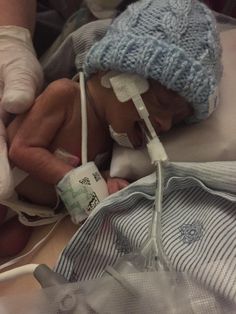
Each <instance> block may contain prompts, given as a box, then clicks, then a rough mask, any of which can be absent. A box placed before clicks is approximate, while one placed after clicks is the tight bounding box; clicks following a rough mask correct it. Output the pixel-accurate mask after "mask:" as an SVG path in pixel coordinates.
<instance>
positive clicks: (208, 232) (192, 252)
mask: <svg viewBox="0 0 236 314" xmlns="http://www.w3.org/2000/svg"><path fill="white" fill-rule="evenodd" d="M196 149H197V148H196ZM155 181H156V178H155V174H152V175H150V176H147V177H145V178H143V179H141V180H139V181H137V182H135V183H133V184H131V185H130V186H128V187H127V188H126V189H124V190H122V191H120V192H118V193H116V194H114V195H111V196H110V197H109V198H108V199H106V200H105V201H104V202H103V203H101V204H100V205H99V207H97V209H96V210H95V212H93V214H92V215H91V216H90V217H89V219H88V220H87V221H86V222H85V224H84V225H83V226H82V228H80V229H79V230H78V232H77V233H76V234H75V235H74V237H73V238H72V239H71V241H70V242H69V243H68V245H67V247H66V248H65V249H64V251H63V252H62V254H61V256H60V258H59V261H58V264H57V266H56V271H57V272H59V273H61V274H62V275H63V276H65V277H66V278H67V279H68V280H70V281H81V280H88V279H93V278H97V277H99V276H102V274H103V271H104V269H105V268H106V266H107V265H114V263H115V262H116V261H117V259H118V258H119V257H120V256H122V255H124V254H127V253H130V252H132V251H135V250H136V249H137V248H139V247H140V246H141V245H142V244H143V243H144V242H145V240H146V238H147V236H148V232H149V224H150V220H151V216H152V208H153V202H154V197H155V184H156V183H155ZM164 186H165V187H164V199H163V214H162V244H163V248H164V251H165V253H166V255H167V257H168V259H169V261H170V264H171V266H172V268H173V269H175V270H177V271H184V272H186V273H188V274H190V275H191V276H192V277H193V278H195V279H196V280H197V281H198V282H200V283H202V284H203V285H204V286H205V287H206V288H209V289H210V290H212V291H214V292H216V293H217V294H219V295H220V296H223V297H225V298H227V299H228V300H232V301H236V244H235V243H236V162H211V163H172V164H170V165H169V166H168V168H167V169H166V171H165V183H164Z"/></svg>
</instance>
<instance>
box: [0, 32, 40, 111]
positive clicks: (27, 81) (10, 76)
mask: <svg viewBox="0 0 236 314" xmlns="http://www.w3.org/2000/svg"><path fill="white" fill-rule="evenodd" d="M42 82H43V72H42V68H41V66H40V64H39V62H38V60H37V57H36V55H35V51H34V47H33V44H32V40H31V35H30V32H29V31H28V30H27V29H26V28H23V27H18V26H1V27H0V98H1V104H0V106H2V108H3V109H4V110H6V111H7V112H10V113H15V114H19V113H22V112H24V111H26V110H27V109H29V108H30V106H31V105H32V103H33V101H34V99H35V97H36V94H37V93H38V92H39V91H40V88H41V86H42Z"/></svg>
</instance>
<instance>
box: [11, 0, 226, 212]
mask: <svg viewBox="0 0 236 314" xmlns="http://www.w3.org/2000/svg"><path fill="white" fill-rule="evenodd" d="M220 53H221V50H220V46H219V38H218V34H217V31H216V25H215V20H214V18H213V16H212V14H211V12H210V10H209V9H208V8H207V7H206V6H205V5H203V4H202V3H200V2H198V1H192V0H185V1H173V0H168V1H161V0H159V1H157V0H141V1H138V2H136V3H135V4H132V5H130V6H129V7H128V8H127V9H126V11H125V12H124V13H123V14H121V15H120V16H119V17H118V18H116V19H115V20H114V22H113V23H112V25H111V26H110V28H109V29H108V31H107V33H106V35H105V36H104V38H103V39H102V40H101V41H100V42H98V43H96V44H95V45H94V46H93V47H92V48H91V50H90V51H89V53H88V55H87V58H86V62H85V64H84V69H83V71H84V73H85V76H86V101H87V125H88V142H87V143H88V145H87V152H88V161H91V160H96V159H98V157H99V156H104V155H109V153H110V152H111V149H112V142H113V140H114V141H116V142H117V143H118V144H119V145H124V146H128V147H134V148H137V147H141V146H142V145H144V135H143V132H142V128H140V122H141V118H140V116H139V114H138V112H137V110H136V108H135V106H134V104H133V102H132V100H127V101H125V102H120V101H119V100H118V98H117V96H116V94H115V93H114V91H113V89H112V88H110V87H111V84H110V78H111V77H114V76H117V75H119V73H130V74H135V75H138V76H140V77H142V78H145V79H147V80H148V88H147V89H146V90H145V91H143V93H142V99H143V101H144V103H145V104H146V107H147V110H148V112H149V117H150V120H151V123H152V125H153V127H154V129H155V131H156V133H157V134H158V135H159V134H161V133H163V132H167V131H168V130H169V129H170V128H172V127H173V126H174V125H177V124H179V123H181V122H188V123H190V122H197V121H200V120H202V119H206V118H207V117H208V116H209V115H210V114H211V113H212V112H213V110H214V109H215V106H216V100H217V96H216V94H217V87H218V84H219V80H220V76H221V65H220ZM134 79H135V78H134ZM81 124H82V116H81V88H80V84H79V82H74V81H70V80H66V79H63V80H59V81H56V82H54V83H52V84H51V85H49V86H48V88H47V89H46V90H45V91H44V92H43V93H42V94H41V95H40V96H39V97H38V99H37V100H36V102H35V104H34V106H33V107H32V108H31V109H30V111H29V112H27V113H26V114H23V115H21V116H17V117H16V118H15V119H14V120H13V121H12V122H11V124H10V125H9V127H8V129H7V133H8V139H9V158H10V161H11V162H12V164H13V165H15V166H17V167H18V168H20V169H22V170H24V171H25V172H27V173H28V174H29V176H28V177H27V178H26V179H25V180H24V181H23V182H22V183H20V184H19V185H18V186H17V187H16V191H17V193H18V195H19V198H22V199H24V200H26V201H29V202H32V203H36V204H40V205H43V206H50V207H52V208H53V207H55V206H56V204H58V195H59V198H60V199H61V200H62V201H64V200H63V189H65V190H68V189H70V188H71V186H70V185H69V186H68V180H69V179H68V178H69V177H70V176H73V173H74V172H75V171H77V169H78V167H79V166H80V165H81V145H82V139H81V136H82V126H81ZM65 153H66V154H65ZM65 156H66V157H65ZM107 165H108V164H107ZM65 178H66V179H65ZM107 184H108V190H109V192H110V193H113V192H115V191H117V190H120V189H121V188H123V187H125V186H126V185H127V184H128V182H126V181H125V180H122V179H119V178H117V179H110V178H107ZM55 187H56V189H55ZM73 195H75V197H76V186H75V190H73V193H72V196H73ZM72 203H73V202H72ZM66 205H67V209H68V210H69V212H70V208H68V203H67V204H66ZM69 207H70V206H69Z"/></svg>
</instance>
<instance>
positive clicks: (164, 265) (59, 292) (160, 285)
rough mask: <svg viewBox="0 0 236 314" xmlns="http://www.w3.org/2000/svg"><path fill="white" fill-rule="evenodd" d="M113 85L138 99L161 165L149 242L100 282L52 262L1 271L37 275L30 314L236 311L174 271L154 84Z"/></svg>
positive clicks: (119, 80) (26, 307) (27, 306)
mask: <svg viewBox="0 0 236 314" xmlns="http://www.w3.org/2000/svg"><path fill="white" fill-rule="evenodd" d="M137 82H138V83H137ZM110 83H111V87H112V88H113V90H114V92H115V94H116V96H117V98H118V99H119V100H120V101H121V102H124V101H127V100H129V99H132V101H133V103H134V105H135V107H136V109H137V111H138V113H139V115H140V118H141V119H142V121H143V123H141V124H140V127H141V128H142V130H143V133H144V136H145V138H146V141H147V147H148V151H149V154H150V158H151V161H152V163H154V164H155V165H156V176H157V184H156V196H155V202H154V206H153V213H152V219H151V223H150V232H149V236H148V238H147V240H146V242H145V244H144V245H143V246H142V247H141V248H140V249H139V250H138V251H136V252H133V253H130V254H127V255H124V256H123V257H121V258H120V259H118V261H117V262H116V263H115V265H114V266H108V267H107V268H106V269H105V272H104V275H103V277H102V278H98V279H95V280H91V281H86V282H79V283H68V282H67V281H66V280H65V278H63V277H62V276H61V275H59V274H57V273H55V272H53V271H52V270H51V269H49V268H48V267H47V266H46V265H35V264H34V265H26V266H23V267H20V268H17V269H14V270H11V271H9V272H5V273H3V274H0V282H1V281H5V280H9V279H13V278H16V277H18V276H22V275H25V274H33V275H34V277H35V278H36V279H37V280H38V282H39V283H40V284H41V286H42V288H44V290H43V293H41V294H36V296H32V298H31V299H30V300H27V301H24V300H22V299H17V297H16V303H17V304H20V306H21V308H22V310H23V311H24V314H28V313H31V312H30V311H31V310H32V308H33V309H34V313H36V314H39V313H48V314H54V313H61V314H63V313H65V314H77V313H84V314H90V313H95V314H105V313H112V314H125V313H129V314H134V313H135V314H141V313H145V314H149V313H150V314H154V313H166V314H192V313H199V314H202V313H205V312H206V310H207V311H208V310H209V309H211V310H212V311H211V312H209V311H208V313H212V314H213V313H227V314H231V313H233V309H232V311H231V308H230V307H229V309H228V310H226V308H224V310H223V309H222V306H221V303H220V302H218V301H216V299H215V297H214V295H212V294H211V293H210V292H208V291H206V290H204V289H203V288H202V287H200V286H198V285H197V283H195V282H192V280H191V278H190V277H188V276H186V275H184V274H182V273H176V272H174V271H171V268H170V265H169V263H168V259H167V257H166V256H165V254H164V252H163V249H162V244H161V214H162V194H163V187H164V175H163V170H164V169H165V167H166V166H167V165H168V158H167V155H166V153H165V150H164V148H163V146H162V144H161V142H160V141H159V139H158V137H157V135H156V133H155V130H154V128H153V126H152V124H151V122H150V120H149V113H148V111H147V109H146V106H145V104H144V102H143V100H142V97H141V94H142V93H144V92H145V91H147V89H148V82H147V81H146V80H143V79H142V78H139V77H137V76H134V75H126V74H120V75H115V76H113V77H112V78H110ZM137 86H138V87H137ZM11 300H12V299H11ZM31 300H32V301H31ZM52 300H53V301H52ZM1 306H2V308H3V307H4V306H5V308H3V309H2V308H1ZM18 306H19V305H18ZM0 310H1V313H2V314H10V313H14V302H12V301H11V302H8V301H7V300H3V302H2V303H1V300H0Z"/></svg>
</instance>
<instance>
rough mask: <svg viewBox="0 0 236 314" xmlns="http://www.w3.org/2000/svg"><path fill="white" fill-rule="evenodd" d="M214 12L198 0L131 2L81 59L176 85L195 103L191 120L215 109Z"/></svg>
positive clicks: (88, 69)
mask: <svg viewBox="0 0 236 314" xmlns="http://www.w3.org/2000/svg"><path fill="white" fill-rule="evenodd" d="M220 57H221V48H220V44H219V36H218V33H217V29H216V22H215V18H214V16H213V15H212V13H211V11H210V10H209V9H208V8H207V7H206V6H205V5H204V4H202V3H200V2H199V1H197V0H140V1H137V2H136V3H134V4H131V5H130V6H129V7H128V8H127V9H126V10H125V11H124V12H123V13H122V14H121V15H120V16H119V17H118V18H116V19H115V20H114V22H113V23H112V24H111V26H110V27H109V29H108V31H107V33H106V35H105V36H104V38H103V39H102V40H101V41H99V42H98V43H96V44H94V45H93V47H92V48H91V50H90V51H89V53H88V55H87V58H86V61H85V64H84V71H85V75H86V76H87V77H89V76H90V75H91V74H92V73H95V72H97V71H98V70H104V71H106V70H115V71H119V72H128V73H136V74H139V75H141V76H143V77H145V78H152V79H154V80H157V81H159V82H160V83H161V84H162V85H163V86H166V87H167V88H168V89H171V90H173V91H176V92H177V93H178V94H180V95H181V96H183V97H184V98H185V99H186V100H187V101H189V102H190V103H191V105H192V106H193V108H194V118H192V119H191V120H192V121H198V120H201V119H205V118H207V117H208V116H209V114H210V113H211V112H212V111H213V110H214V108H215V104H216V97H215V95H216V91H217V87H218V85H219V81H220V77H221V72H222V68H221V62H220Z"/></svg>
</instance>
